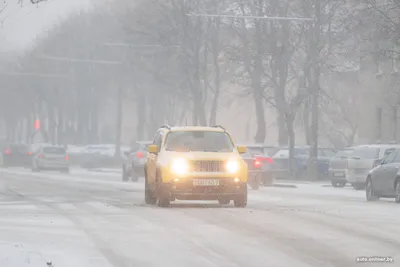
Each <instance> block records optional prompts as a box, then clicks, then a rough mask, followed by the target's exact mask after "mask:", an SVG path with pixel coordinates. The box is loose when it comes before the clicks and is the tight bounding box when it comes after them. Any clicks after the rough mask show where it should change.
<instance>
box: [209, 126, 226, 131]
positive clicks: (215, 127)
mask: <svg viewBox="0 0 400 267" xmlns="http://www.w3.org/2000/svg"><path fill="white" fill-rule="evenodd" d="M211 127H214V128H220V129H222V130H224V131H226V129H225V128H224V127H222V126H221V125H214V126H211Z"/></svg>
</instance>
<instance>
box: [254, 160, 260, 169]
mask: <svg viewBox="0 0 400 267" xmlns="http://www.w3.org/2000/svg"><path fill="white" fill-rule="evenodd" d="M254 167H255V168H260V167H261V161H259V160H257V159H256V160H254Z"/></svg>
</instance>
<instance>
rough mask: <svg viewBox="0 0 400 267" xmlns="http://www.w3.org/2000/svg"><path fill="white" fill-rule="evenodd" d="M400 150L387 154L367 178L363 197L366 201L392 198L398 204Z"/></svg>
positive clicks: (399, 194) (399, 193)
mask: <svg viewBox="0 0 400 267" xmlns="http://www.w3.org/2000/svg"><path fill="white" fill-rule="evenodd" d="M399 168H400V150H399V149H396V150H394V151H393V152H391V153H389V154H388V155H387V156H386V157H385V158H384V159H383V160H382V161H381V163H380V164H378V165H377V166H376V167H375V168H373V169H372V170H371V171H370V172H369V173H368V176H367V181H366V190H365V195H366V198H367V201H374V200H378V199H379V198H380V197H385V198H394V199H395V202H396V203H400V169H399Z"/></svg>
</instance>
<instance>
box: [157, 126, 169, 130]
mask: <svg viewBox="0 0 400 267" xmlns="http://www.w3.org/2000/svg"><path fill="white" fill-rule="evenodd" d="M162 128H164V129H168V130H171V127H170V126H169V125H162V126H161V127H160V129H162Z"/></svg>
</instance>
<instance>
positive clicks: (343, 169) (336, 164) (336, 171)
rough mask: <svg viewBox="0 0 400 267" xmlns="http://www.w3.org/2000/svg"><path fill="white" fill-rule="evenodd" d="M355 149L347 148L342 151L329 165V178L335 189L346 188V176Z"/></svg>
mask: <svg viewBox="0 0 400 267" xmlns="http://www.w3.org/2000/svg"><path fill="white" fill-rule="evenodd" d="M353 151H354V147H347V148H345V149H343V150H340V151H338V152H337V153H336V155H335V156H334V157H333V158H332V159H331V162H330V165H329V178H330V180H331V184H332V186H333V187H344V186H345V185H346V175H347V168H348V166H347V165H348V160H349V158H350V157H351V155H352V154H353Z"/></svg>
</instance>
